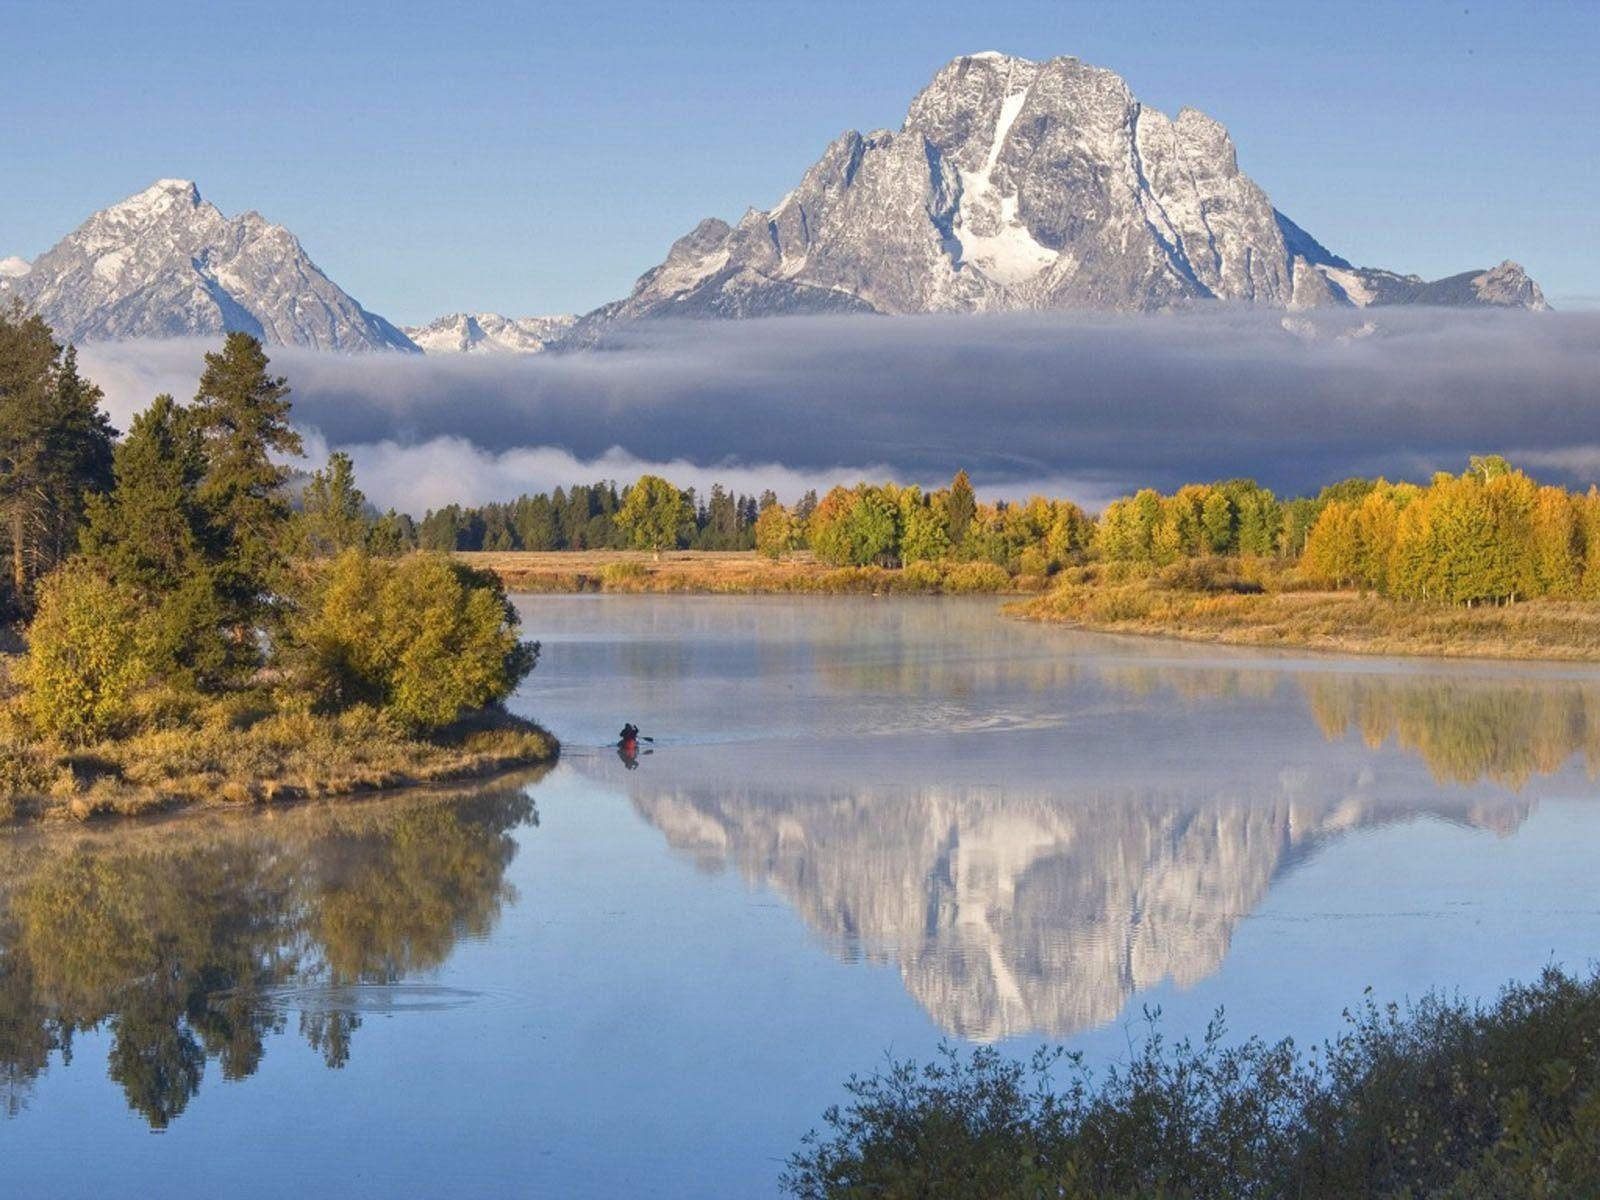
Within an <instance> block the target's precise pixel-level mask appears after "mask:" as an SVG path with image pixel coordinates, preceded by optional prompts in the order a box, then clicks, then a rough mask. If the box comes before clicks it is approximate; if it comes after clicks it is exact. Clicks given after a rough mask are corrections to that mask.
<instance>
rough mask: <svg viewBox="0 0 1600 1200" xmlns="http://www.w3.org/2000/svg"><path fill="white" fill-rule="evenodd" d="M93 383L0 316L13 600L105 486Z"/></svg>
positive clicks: (13, 315) (1, 500) (104, 438)
mask: <svg viewBox="0 0 1600 1200" xmlns="http://www.w3.org/2000/svg"><path fill="white" fill-rule="evenodd" d="M101 398H102V397H101V393H100V389H99V388H97V387H95V386H94V385H93V384H92V383H89V382H88V381H87V380H85V379H84V378H83V377H82V376H81V375H79V374H78V365H77V355H76V352H75V351H73V350H72V349H71V348H67V349H65V350H63V348H62V347H61V346H59V345H58V344H57V343H56V342H55V341H54V339H53V338H52V336H51V333H50V328H49V326H47V325H46V324H45V323H44V322H43V321H42V320H40V319H39V318H38V317H36V316H34V317H24V316H23V315H22V312H21V309H20V308H18V307H15V306H13V308H12V309H11V310H10V312H9V313H3V314H0V517H3V532H4V535H5V536H6V538H7V539H8V540H9V542H10V546H9V549H10V559H11V570H10V582H11V587H12V591H13V601H14V603H15V604H16V605H17V606H18V607H20V608H22V609H23V610H26V609H27V608H29V607H30V605H31V597H32V589H33V584H34V582H35V581H36V580H37V579H38V578H39V577H40V576H42V575H44V574H45V573H46V572H48V571H49V570H50V569H51V568H52V567H54V566H55V565H56V564H58V563H60V562H62V561H63V560H65V559H66V557H67V556H68V555H70V554H71V553H72V551H73V550H74V549H75V548H76V544H77V538H78V530H79V528H80V527H81V526H82V523H83V514H84V506H85V503H86V500H87V497H88V496H90V495H92V494H95V493H98V492H102V491H104V490H105V489H106V488H107V487H109V486H110V483H111V445H112V438H113V437H114V436H115V430H113V429H112V428H111V424H110V422H109V421H108V420H107V419H106V416H105V414H104V412H102V411H101V408H100V401H101Z"/></svg>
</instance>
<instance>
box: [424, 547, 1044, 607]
mask: <svg viewBox="0 0 1600 1200" xmlns="http://www.w3.org/2000/svg"><path fill="white" fill-rule="evenodd" d="M454 557H455V558H456V559H458V560H459V561H461V562H463V563H466V564H467V565H469V566H472V567H475V568H478V569H479V570H486V571H492V572H494V574H495V575H497V576H499V578H500V581H501V583H502V584H504V586H505V588H506V590H507V591H513V592H546V593H550V592H624V593H641V592H669V593H683V594H700V595H876V594H884V593H898V594H902V595H922V596H937V595H980V594H994V595H1002V594H1006V593H1012V592H1027V591H1038V590H1040V589H1042V588H1043V587H1044V580H1042V579H1037V578H1029V577H1027V576H1023V577H1021V578H1018V579H1013V578H1012V577H1011V576H1010V575H1009V574H1008V573H1007V572H1006V571H1005V570H1004V569H1003V568H1001V567H998V566H996V565H994V564H993V563H988V562H964V563H954V562H940V563H932V562H918V563H912V564H910V565H909V566H907V567H903V568H899V569H888V568H885V567H834V566H829V565H828V564H827V563H823V562H818V561H817V560H816V559H815V558H813V557H812V556H811V555H810V554H809V553H805V552H802V553H798V554H795V555H793V556H792V557H789V558H785V559H783V560H781V561H778V562H774V561H773V560H772V559H769V558H765V557H763V556H761V555H759V554H757V553H756V552H755V551H753V550H672V551H665V552H663V553H662V554H661V555H660V556H659V557H657V556H656V555H654V554H652V553H650V552H649V551H646V550H549V551H532V550H507V551H457V552H456V553H455V555H454Z"/></svg>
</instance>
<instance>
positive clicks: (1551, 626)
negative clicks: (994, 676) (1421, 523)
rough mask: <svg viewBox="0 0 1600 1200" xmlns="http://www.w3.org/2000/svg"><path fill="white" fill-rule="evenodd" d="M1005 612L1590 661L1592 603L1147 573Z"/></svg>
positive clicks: (1424, 651)
mask: <svg viewBox="0 0 1600 1200" xmlns="http://www.w3.org/2000/svg"><path fill="white" fill-rule="evenodd" d="M1006 611H1007V612H1009V613H1011V614H1012V615H1015V616H1020V617H1025V618H1027V619H1030V620H1036V621H1055V622H1060V623H1062V624H1066V625H1071V626H1073V627H1075V628H1080V629H1090V630H1094V631H1096V632H1100V633H1130V634H1142V635H1150V636H1158V637H1171V638H1180V639H1183V640H1185V641H1196V642H1216V643H1221V644H1225V645H1236V646H1281V647H1296V648H1304V649H1308V650H1325V651H1332V652H1336V653H1339V654H1374V655H1418V656H1426V657H1439V658H1496V659H1530V660H1539V659H1543V660H1554V661H1564V662H1596V661H1600V605H1597V604H1586V603H1582V602H1578V601H1562V600H1529V601H1523V602H1521V603H1518V604H1510V605H1506V606H1504V607H1494V606H1487V607H1486V606H1479V607H1475V608H1465V607H1462V606H1460V605H1441V604H1417V603H1409V602H1402V601H1396V600H1386V599H1382V598H1380V597H1377V596H1370V595H1368V596H1362V595H1359V594H1357V593H1354V592H1270V591H1269V592H1258V593H1254V594H1249V593H1245V594H1241V593H1235V592H1216V591H1187V590H1182V589H1169V588H1164V587H1160V586H1157V585H1154V584H1152V583H1150V582H1147V581H1142V580H1140V581H1134V582H1129V583H1104V582H1095V583H1082V584H1077V583H1073V584H1067V585H1064V586H1062V587H1060V588H1058V589H1056V590H1055V591H1052V592H1050V593H1048V594H1046V595H1042V596H1037V597H1034V598H1033V599H1030V600H1026V601H1022V602H1019V603H1014V604H1011V605H1008V606H1007V609H1006Z"/></svg>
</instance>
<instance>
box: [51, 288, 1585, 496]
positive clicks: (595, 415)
mask: <svg viewBox="0 0 1600 1200" xmlns="http://www.w3.org/2000/svg"><path fill="white" fill-rule="evenodd" d="M205 348H206V347H205V346H204V344H202V343H196V342H189V341H180V342H155V343H149V342H142V343H123V344H106V345H91V346H88V347H85V348H84V352H83V361H84V365H85V369H86V371H87V373H88V374H89V375H90V377H91V378H94V379H95V380H96V381H98V382H99V383H100V384H101V385H102V386H103V387H104V388H105V389H106V390H107V393H108V396H109V397H110V400H111V407H112V410H113V413H114V415H115V416H116V418H117V419H118V421H119V422H120V423H121V424H123V425H124V426H125V425H126V421H127V419H128V416H129V415H130V414H131V413H132V412H133V411H135V410H137V409H138V408H140V407H142V406H143V405H144V404H147V403H148V402H149V400H150V398H151V397H153V396H154V395H155V394H156V393H157V392H159V391H163V390H165V391H172V392H174V393H175V394H176V395H179V396H186V395H188V394H191V393H192V391H193V388H194V380H195V378H196V376H197V375H198V371H199V364H200V357H201V355H202V353H203V352H204V349H205ZM273 358H274V362H275V365H276V367H277V369H278V370H280V371H282V372H283V373H285V374H287V375H288V376H289V379H290V382H291V383H292V384H293V386H294V388H295V397H294V398H295V406H296V411H295V415H296V420H297V421H298V422H299V423H300V424H301V425H302V426H303V427H305V428H307V429H309V430H312V431H314V432H315V434H316V435H317V441H316V443H315V444H316V445H317V446H318V447H321V446H324V445H326V446H328V447H333V448H344V449H347V450H349V451H351V452H352V454H353V455H354V457H355V458H356V461H357V467H358V470H359V472H360V473H361V476H362V479H363V482H364V484H366V485H367V490H368V491H369V493H370V494H372V495H373V497H374V499H376V500H377V502H378V503H379V504H381V505H384V506H388V505H394V506H396V507H400V508H408V509H410V510H412V511H416V512H420V510H421V509H422V508H425V507H430V506H437V505H439V504H442V503H445V502H448V501H449V500H460V501H463V502H473V503H481V502H483V501H486V500H493V499H508V498H511V497H512V496H514V495H515V494H517V493H518V492H521V491H524V490H534V491H537V490H543V489H547V488H550V487H554V486H558V485H560V486H566V485H570V484H571V483H573V482H577V481H580V480H591V479H593V478H597V477H602V476H603V477H610V478H616V479H618V480H621V481H624V482H626V481H627V480H629V479H631V478H633V477H635V476H636V475H637V474H639V473H641V472H642V471H644V470H647V469H649V470H662V471H665V472H666V473H667V474H669V475H670V476H671V477H672V478H674V479H675V480H678V481H680V482H681V483H682V484H684V485H690V484H693V485H695V486H699V487H702V488H703V487H704V486H706V485H707V484H709V482H710V481H712V480H715V479H720V480H721V481H722V482H724V483H728V484H731V485H733V486H735V487H736V488H738V489H740V490H746V491H751V492H755V491H759V490H760V489H761V488H764V487H767V486H771V487H773V488H774V489H775V490H776V491H778V492H779V494H780V495H781V496H782V497H783V498H785V499H787V500H793V499H795V498H796V497H797V496H798V494H799V492H800V491H802V490H804V489H805V488H807V487H825V486H827V485H828V484H830V483H832V482H841V481H842V482H854V481H855V480H856V479H858V478H861V477H863V476H867V477H875V478H885V477H893V478H896V479H899V480H901V481H903V482H918V483H923V484H933V483H940V482H944V481H946V480H948V479H949V477H950V476H951V475H952V474H954V472H955V471H956V470H957V469H960V468H966V469H967V470H969V471H970V472H971V473H972V475H973V477H974V479H975V480H976V481H977V482H978V484H979V485H980V487H981V488H983V489H984V490H985V491H987V492H988V493H990V494H998V495H1002V496H1019V495H1026V494H1027V493H1028V492H1030V491H1044V492H1047V493H1050V494H1054V495H1067V496H1070V497H1072V498H1074V499H1077V500H1079V501H1080V503H1084V504H1086V505H1089V506H1090V507H1097V506H1098V505H1099V504H1101V503H1103V502H1104V501H1105V500H1106V499H1109V498H1111V497H1113V496H1115V495H1118V494H1120V493H1122V492H1124V491H1126V490H1129V489H1131V488H1135V487H1139V486H1145V485H1152V486H1159V487H1164V488H1170V487H1173V486H1176V485H1178V484H1180V483H1183V482H1186V481H1191V480H1200V479H1212V478H1228V477H1234V476H1240V475H1248V476H1254V477H1256V478H1258V479H1260V480H1261V481H1262V482H1263V483H1265V484H1266V485H1267V486H1269V487H1272V488H1274V489H1275V490H1277V491H1279V492H1280V493H1282V494H1298V493H1300V492H1304V491H1307V490H1315V489H1317V488H1319V487H1321V486H1322V485H1323V484H1325V483H1328V482H1331V481H1333V480H1336V479H1339V478H1342V477H1344V476H1347V475H1350V474H1369V475H1370V474H1387V475H1389V476H1390V477H1406V478H1415V479H1426V477H1427V476H1428V475H1429V474H1430V473H1431V472H1433V471H1435V470H1451V471H1459V470H1460V469H1461V467H1462V464H1463V463H1464V462H1465V460H1466V458H1467V457H1468V456H1469V455H1471V454H1475V453H1496V452H1498V453H1506V454H1508V455H1510V456H1512V457H1513V458H1514V460H1515V461H1517V462H1518V463H1519V464H1520V465H1523V466H1526V467H1528V468H1529V469H1532V470H1535V471H1536V472H1538V473H1540V474H1541V475H1543V476H1544V477H1546V478H1549V479H1551V480H1553V481H1560V482H1567V483H1579V484H1583V483H1587V482H1589V481H1591V480H1592V479H1594V478H1597V477H1600V404H1597V403H1596V401H1597V399H1600V314H1597V313H1592V312H1590V313H1553V314H1551V313H1545V314H1530V313H1522V312H1495V311H1463V310H1442V309H1431V310H1430V309H1415V310H1412V309H1403V308H1391V309H1384V310H1381V311H1380V310H1368V311H1365V312H1359V313H1352V312H1350V311H1349V310H1340V311H1336V312H1321V311H1318V312H1306V313H1293V314H1287V315H1286V314H1284V313H1281V312H1267V311H1254V310H1240V309H1223V308H1206V309H1200V310H1196V311H1192V312H1187V313H1180V314H1174V315H1163V316H1148V317H1116V316H1093V315H1084V314H1071V313H1010V314H993V315H983V316H930V317H908V318H887V317H860V316H851V317H815V318H784V319H775V320H761V321H748V322H708V323H672V322H664V323H653V324H650V325H648V326H640V327H635V328H632V329H629V330H625V331H622V332H619V333H618V334H616V335H614V336H613V338H612V340H611V342H610V343H608V345H607V346H606V347H605V348H604V349H601V350H598V351H594V352H585V353H571V354H560V355H549V356H536V357H532V358H497V357H492V356H481V357H480V356H436V357H426V358H424V357H418V356H401V355H378V356H337V355H319V354H312V353H308V352H305V351H296V350H289V349H279V350H275V351H274V352H273Z"/></svg>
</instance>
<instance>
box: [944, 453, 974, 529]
mask: <svg viewBox="0 0 1600 1200" xmlns="http://www.w3.org/2000/svg"><path fill="white" fill-rule="evenodd" d="M977 511H978V497H977V496H976V494H974V492H973V490H972V480H971V479H970V478H968V476H967V473H966V472H965V471H957V472H956V477H955V479H954V480H952V481H951V483H950V494H949V495H948V496H946V497H945V502H944V521H945V533H946V534H947V535H948V537H949V538H950V544H951V545H952V546H960V545H961V541H962V539H963V538H965V537H966V536H967V526H968V525H970V524H971V523H972V518H973V516H974V515H975V514H976V513H977Z"/></svg>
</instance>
